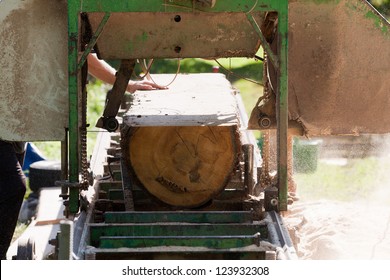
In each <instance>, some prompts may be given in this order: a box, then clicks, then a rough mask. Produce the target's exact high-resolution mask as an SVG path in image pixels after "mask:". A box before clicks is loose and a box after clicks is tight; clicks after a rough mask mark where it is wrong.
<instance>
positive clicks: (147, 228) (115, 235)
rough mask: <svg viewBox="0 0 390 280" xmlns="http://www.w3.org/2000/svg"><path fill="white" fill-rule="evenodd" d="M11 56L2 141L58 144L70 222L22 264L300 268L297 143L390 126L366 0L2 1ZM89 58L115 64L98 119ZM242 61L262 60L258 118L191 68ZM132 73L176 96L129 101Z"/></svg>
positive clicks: (385, 39)
mask: <svg viewBox="0 0 390 280" xmlns="http://www.w3.org/2000/svg"><path fill="white" fill-rule="evenodd" d="M0 53H1V56H0V69H1V70H0V71H1V72H0V89H1V94H2V102H1V104H0V107H1V112H2V114H1V116H0V139H2V140H6V141H26V142H31V141H59V142H60V143H61V179H60V180H57V181H56V182H55V186H56V188H57V189H58V190H59V193H58V194H57V195H56V200H60V201H61V213H60V214H61V218H59V219H45V220H42V221H39V220H38V222H36V224H35V227H37V228H41V229H42V228H47V229H48V234H47V235H44V234H34V229H32V230H31V231H30V233H31V234H30V235H29V234H26V235H27V236H24V238H23V239H21V240H19V243H18V245H17V252H16V253H15V255H13V256H12V257H13V258H14V259H22V260H33V259H46V258H51V259H60V260H129V259H132V260H134V259H143V260H145V259H151V260H156V259H185V260H186V259H234V260H242V259H247V260H280V259H297V254H296V251H295V248H294V244H293V242H292V240H291V238H290V236H289V232H288V230H287V228H286V226H285V224H284V222H283V212H286V211H287V210H288V207H289V203H291V202H292V200H291V198H290V196H289V193H290V192H293V191H294V189H295V186H294V183H293V179H292V161H293V155H292V138H293V137H306V138H310V137H314V136H329V135H338V136H343V135H360V134H384V133H389V132H390V114H389V112H390V110H388V108H390V99H389V97H388V94H389V93H390V24H389V22H388V21H387V20H386V19H385V18H384V17H383V16H382V15H381V14H380V13H379V12H377V10H376V9H375V8H373V7H372V6H371V5H370V4H369V3H368V2H366V1H364V0H337V1H336V0H250V1H248V0H144V1H134V0H121V1H115V0H67V1H66V0H54V1H53V0H0ZM91 53H93V54H96V56H97V57H98V58H99V59H102V60H106V61H116V62H118V67H117V73H116V80H115V83H114V84H113V86H112V89H111V90H110V91H109V92H108V94H107V98H106V102H105V104H104V111H103V112H102V116H101V117H100V118H99V120H98V121H97V123H96V124H95V123H93V124H89V123H87V109H86V108H87V104H88V92H87V87H86V85H87V83H88V66H87V65H88V64H87V57H88V55H89V54H91ZM238 57H241V58H249V59H254V60H256V61H262V63H261V64H262V67H259V69H258V73H259V74H258V76H259V77H262V81H261V83H262V85H263V87H264V91H263V92H259V95H258V101H257V103H256V105H255V107H254V108H253V109H252V111H251V114H249V115H248V114H247V113H246V111H245V108H244V105H243V101H242V98H241V95H243V94H245V92H239V91H238V90H237V89H235V88H234V87H233V86H232V84H231V82H230V81H229V80H228V78H227V77H226V76H225V75H224V74H222V73H212V71H210V73H196V74H188V73H181V72H180V61H181V60H183V59H191V58H200V59H205V60H214V59H219V58H238ZM157 59H169V60H175V61H177V64H178V67H177V68H178V69H177V73H173V74H172V73H171V74H168V73H166V74H152V73H150V72H152V71H151V69H153V68H152V66H153V61H154V60H157ZM136 67H138V68H141V69H142V70H143V74H144V75H143V78H144V79H153V81H155V82H156V83H158V84H160V85H166V86H165V88H164V89H161V90H139V91H136V92H135V93H132V94H131V95H129V94H125V92H126V87H127V85H128V83H129V80H130V79H131V78H132V77H134V75H135V72H136V70H135V69H136ZM95 126H96V128H95ZM91 127H94V129H95V130H98V135H97V140H96V143H95V146H94V147H93V154H92V157H91V158H88V154H87V134H88V133H89V129H90V128H91ZM253 131H261V132H262V135H263V147H262V149H259V148H258V144H257V140H256V139H255V137H254V136H253ZM271 134H272V135H275V137H271V136H270V135H271ZM271 149H275V151H276V152H275V156H271V155H270V154H271V151H270V150H271ZM271 166H275V172H271V169H272V168H271ZM39 239H40V240H39ZM42 239H44V240H42ZM40 244H44V247H48V248H49V251H50V253H49V254H47V255H45V254H41V253H39V254H38V253H37V252H36V251H37V250H38V246H40ZM48 256H50V257H48Z"/></svg>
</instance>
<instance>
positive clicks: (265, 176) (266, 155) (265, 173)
mask: <svg viewBox="0 0 390 280" xmlns="http://www.w3.org/2000/svg"><path fill="white" fill-rule="evenodd" d="M263 80H264V81H265V82H264V90H263V98H262V99H261V100H265V101H266V100H268V99H269V97H270V89H269V86H270V85H269V81H268V59H267V54H266V53H264V62H263ZM259 103H260V102H259ZM261 157H262V159H263V166H262V169H261V174H260V183H261V185H262V186H263V187H264V188H266V187H268V186H271V184H272V179H271V176H270V175H269V162H270V133H269V130H265V132H263V149H262V151H261Z"/></svg>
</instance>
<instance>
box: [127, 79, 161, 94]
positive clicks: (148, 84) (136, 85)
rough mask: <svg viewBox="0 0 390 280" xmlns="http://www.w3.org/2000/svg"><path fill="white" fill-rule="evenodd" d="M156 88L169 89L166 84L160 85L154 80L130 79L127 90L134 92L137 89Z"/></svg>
mask: <svg viewBox="0 0 390 280" xmlns="http://www.w3.org/2000/svg"><path fill="white" fill-rule="evenodd" d="M154 89H167V87H166V86H160V85H158V84H156V83H154V82H152V81H148V80H141V81H129V84H128V85H127V88H126V91H128V92H130V93H134V92H135V91H136V90H154Z"/></svg>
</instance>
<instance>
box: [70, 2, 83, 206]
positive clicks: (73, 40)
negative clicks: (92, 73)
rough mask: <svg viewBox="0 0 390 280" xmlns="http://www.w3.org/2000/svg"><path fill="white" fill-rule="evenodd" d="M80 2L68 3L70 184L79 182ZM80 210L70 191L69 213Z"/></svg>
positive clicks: (76, 194) (74, 193)
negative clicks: (78, 69) (78, 66)
mask: <svg viewBox="0 0 390 280" xmlns="http://www.w3.org/2000/svg"><path fill="white" fill-rule="evenodd" d="M78 42H79V1H68V87H69V182H70V183H77V182H79V98H78V95H79V92H81V90H80V89H79V83H78V75H79V73H78V71H77V64H78V47H79V43H78ZM78 210H79V190H78V189H77V188H72V189H70V190H69V211H70V212H71V213H77V212H78Z"/></svg>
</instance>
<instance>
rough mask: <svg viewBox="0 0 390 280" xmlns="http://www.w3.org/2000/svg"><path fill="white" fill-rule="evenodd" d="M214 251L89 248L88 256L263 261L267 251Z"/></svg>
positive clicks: (153, 248) (229, 249) (173, 247)
mask: <svg viewBox="0 0 390 280" xmlns="http://www.w3.org/2000/svg"><path fill="white" fill-rule="evenodd" d="M249 248H251V249H248V247H244V248H228V249H214V248H210V249H209V248H204V247H191V250H189V248H188V247H180V246H172V247H168V246H166V247H151V248H144V249H143V250H140V249H139V248H119V249H101V248H89V249H88V251H87V252H88V254H92V255H95V256H96V260H140V259H141V260H162V259H171V260H183V259H184V260H265V259H266V258H267V253H268V251H266V250H265V248H258V247H256V249H257V250H255V248H253V247H249Z"/></svg>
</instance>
